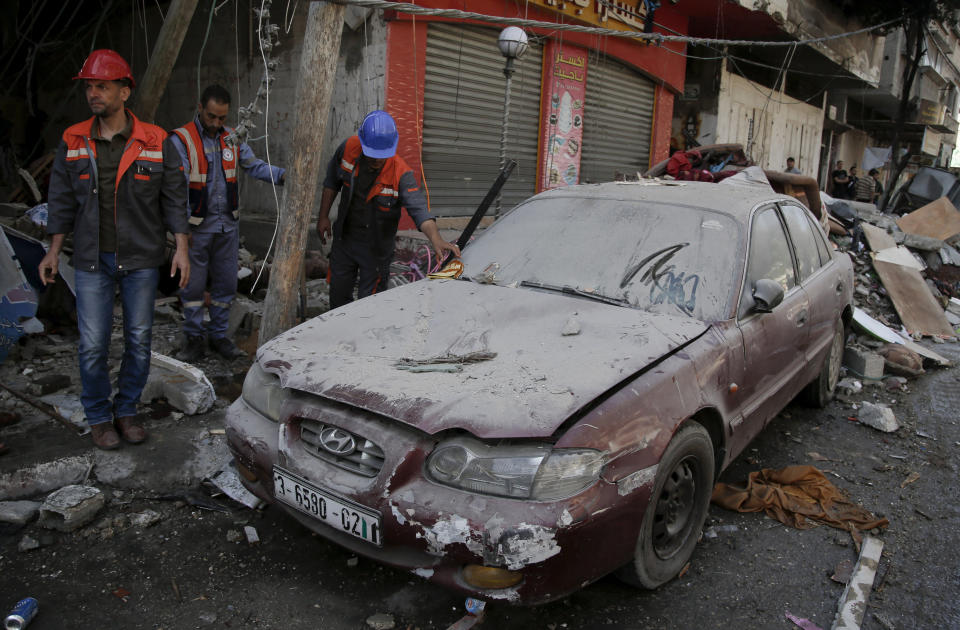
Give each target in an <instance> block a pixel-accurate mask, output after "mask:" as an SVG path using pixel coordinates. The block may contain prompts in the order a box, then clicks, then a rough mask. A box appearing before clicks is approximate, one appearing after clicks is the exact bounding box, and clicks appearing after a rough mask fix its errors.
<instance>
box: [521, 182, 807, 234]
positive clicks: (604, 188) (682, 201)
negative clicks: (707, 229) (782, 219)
mask: <svg viewBox="0 0 960 630" xmlns="http://www.w3.org/2000/svg"><path fill="white" fill-rule="evenodd" d="M561 197H566V198H569V197H585V198H586V197H589V198H593V199H596V198H607V199H617V200H622V201H649V202H653V203H663V204H678V205H684V206H689V207H693V208H704V209H708V210H711V211H714V212H720V213H723V214H726V215H728V216H730V217H731V218H733V219H734V220H736V221H739V222H740V223H741V224H746V223H748V222H749V219H750V212H751V211H752V210H753V208H754V207H756V206H757V204H760V203H763V202H768V201H779V200H783V201H791V202H793V203H798V202H797V200H796V199H795V198H794V197H790V196H788V195H782V194H779V193H777V192H775V191H774V190H773V188H771V187H770V184H769V183H768V182H767V181H766V178H763V180H762V181H757V180H750V179H747V178H746V177H744V178H740V176H739V175H738V176H735V177H731V178H729V179H726V180H724V181H722V182H720V183H718V184H714V183H710V182H687V181H674V180H661V179H641V180H640V181H631V182H607V183H604V184H580V185H577V186H569V187H564V188H556V189H554V190H550V191H546V192H543V193H540V194H539V195H537V196H536V197H535V199H538V200H542V199H549V198H561Z"/></svg>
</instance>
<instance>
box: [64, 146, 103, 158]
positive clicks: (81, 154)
mask: <svg viewBox="0 0 960 630" xmlns="http://www.w3.org/2000/svg"><path fill="white" fill-rule="evenodd" d="M89 157H90V154H89V153H88V152H87V148H86V147H83V148H80V149H68V150H67V161H68V162H72V161H73V160H83V159H87V158H89ZM94 158H96V156H94Z"/></svg>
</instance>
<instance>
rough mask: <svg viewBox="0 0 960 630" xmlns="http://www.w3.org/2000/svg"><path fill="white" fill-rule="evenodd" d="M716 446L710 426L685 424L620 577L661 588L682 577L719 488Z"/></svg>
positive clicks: (672, 443) (666, 456)
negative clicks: (712, 495) (716, 481)
mask: <svg viewBox="0 0 960 630" xmlns="http://www.w3.org/2000/svg"><path fill="white" fill-rule="evenodd" d="M713 475H714V452H713V442H711V441H710V434H708V433H707V430H706V429H705V428H704V427H703V426H701V425H700V424H697V423H695V422H690V423H688V424H687V425H685V426H684V427H683V428H681V429H680V430H679V431H678V432H677V434H676V435H675V436H674V437H673V440H671V441H670V444H669V445H668V446H667V450H666V451H665V452H664V454H663V457H662V458H661V459H660V464H659V466H658V469H657V475H656V478H655V480H654V483H653V490H652V493H651V497H652V498H651V500H650V503H649V505H648V506H647V509H646V512H645V513H644V515H643V522H642V523H641V525H640V534H639V536H638V537H637V545H636V548H635V550H634V554H633V561H632V562H631V563H630V564H628V565H626V566H624V567H622V568H621V569H620V571H619V577H620V578H621V579H622V580H623V581H625V582H627V583H628V584H632V585H634V586H638V587H642V588H647V589H655V588H657V587H658V586H660V585H662V584H664V583H665V582H669V581H670V580H672V579H673V578H674V577H676V576H677V575H678V574H679V573H680V571H681V570H682V569H683V568H684V567H685V566H686V564H687V562H688V561H689V560H690V556H691V555H693V549H694V547H695V546H696V544H697V540H698V539H699V537H700V528H701V527H702V526H703V522H704V520H705V519H706V517H707V508H708V507H709V504H710V495H711V494H712V492H713V480H714V479H713Z"/></svg>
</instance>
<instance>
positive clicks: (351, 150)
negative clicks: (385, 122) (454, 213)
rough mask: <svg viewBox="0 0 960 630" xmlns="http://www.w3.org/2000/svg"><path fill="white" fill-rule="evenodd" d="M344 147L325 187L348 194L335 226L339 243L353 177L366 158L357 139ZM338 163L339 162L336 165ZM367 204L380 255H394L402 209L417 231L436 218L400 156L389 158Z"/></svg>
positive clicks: (342, 200)
mask: <svg viewBox="0 0 960 630" xmlns="http://www.w3.org/2000/svg"><path fill="white" fill-rule="evenodd" d="M341 146H342V149H337V153H336V154H335V155H334V157H333V159H331V160H330V163H329V164H328V166H327V176H326V179H325V180H324V184H323V185H324V186H325V187H328V188H332V189H334V190H338V191H339V190H340V187H341V186H343V187H345V188H346V189H347V191H349V192H344V194H341V195H340V211H339V213H338V215H337V220H336V222H335V223H334V225H333V236H334V239H339V238H341V237H342V235H343V225H344V222H345V219H346V216H347V214H348V213H349V210H350V199H351V197H352V196H353V190H352V189H353V185H354V173H355V171H356V168H357V163H358V162H359V160H360V159H361V158H362V156H363V147H362V146H361V144H360V138H359V137H358V136H351V137H350V138H348V139H347V140H346V141H345V142H344V143H343V145H341ZM338 159H339V162H337V160H338ZM364 200H365V202H366V203H367V205H368V207H371V208H372V209H373V210H374V212H373V217H374V219H375V221H376V230H375V235H374V242H375V245H376V247H377V249H378V250H379V251H380V252H390V251H393V246H394V238H395V237H396V234H397V225H398V224H399V222H400V214H401V212H400V210H401V208H406V209H407V213H408V214H409V215H410V218H412V219H413V221H414V223H416V224H417V227H418V228H419V227H420V224H421V223H423V222H424V221H426V220H427V219H432V218H433V217H432V216H431V215H430V210H429V208H428V206H427V199H426V197H425V196H424V194H423V191H422V190H421V189H420V184H419V183H418V182H417V179H416V177H415V176H414V174H413V169H411V168H410V166H409V165H408V164H407V163H406V161H404V159H403V158H401V157H400V156H399V155H394V156H392V157H389V158H386V161H385V162H384V163H383V167H382V168H381V169H380V172H379V173H377V177H376V179H375V180H374V182H373V184H372V185H371V186H370V190H369V191H367V194H366V196H365V199H364Z"/></svg>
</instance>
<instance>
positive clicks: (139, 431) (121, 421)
mask: <svg viewBox="0 0 960 630" xmlns="http://www.w3.org/2000/svg"><path fill="white" fill-rule="evenodd" d="M117 428H118V429H120V435H122V436H123V439H125V440H126V441H127V442H130V443H131V444H139V443H140V442H143V441H144V440H145V439H147V430H146V429H144V428H143V425H141V424H140V422H139V421H138V420H137V417H136V416H123V417H122V418H117Z"/></svg>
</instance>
